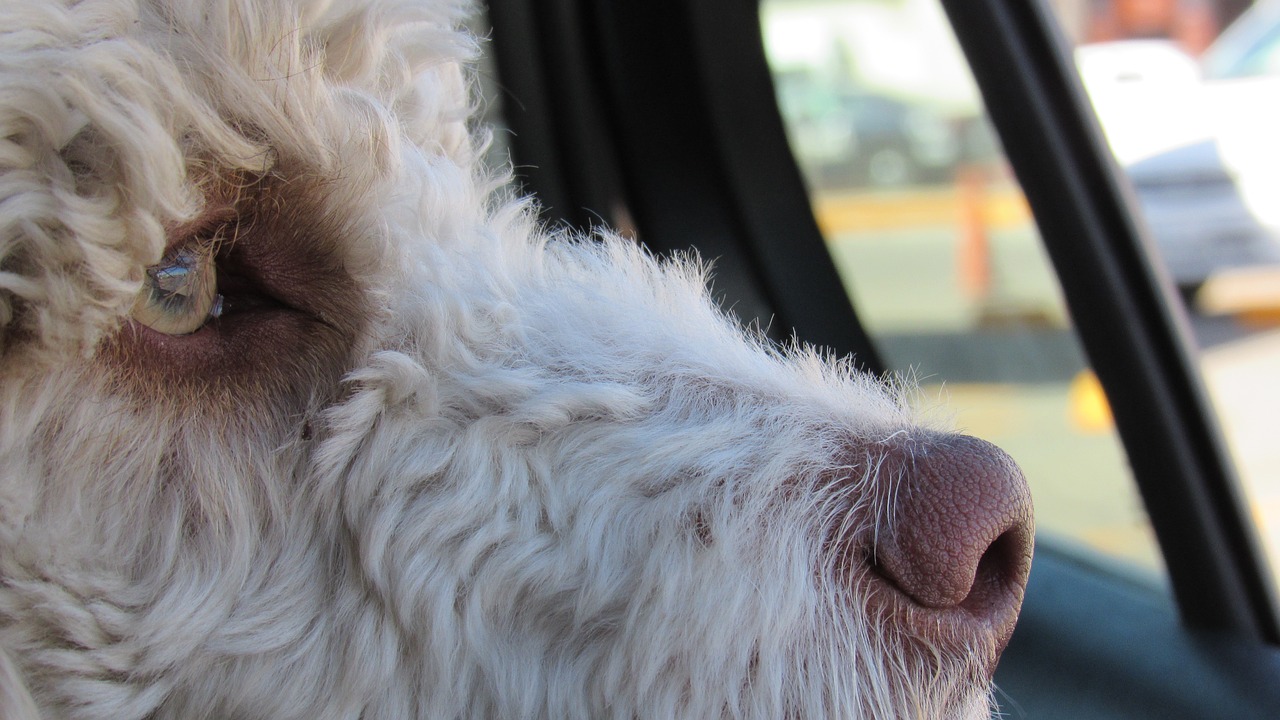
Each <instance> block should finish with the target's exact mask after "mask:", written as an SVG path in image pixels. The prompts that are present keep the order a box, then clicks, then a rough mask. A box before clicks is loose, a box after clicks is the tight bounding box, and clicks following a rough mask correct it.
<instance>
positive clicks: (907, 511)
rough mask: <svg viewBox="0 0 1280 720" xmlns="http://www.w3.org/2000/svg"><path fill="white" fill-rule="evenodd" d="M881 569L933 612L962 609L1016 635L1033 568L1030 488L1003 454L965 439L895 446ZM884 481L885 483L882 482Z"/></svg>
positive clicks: (877, 563) (933, 437) (890, 453)
mask: <svg viewBox="0 0 1280 720" xmlns="http://www.w3.org/2000/svg"><path fill="white" fill-rule="evenodd" d="M894 480H896V481H897V482H896V485H890V486H889V487H891V488H892V495H891V496H890V497H889V498H888V500H889V508H890V511H889V512H888V513H887V514H886V517H885V520H884V522H883V524H882V525H881V526H880V527H879V529H878V533H877V535H878V538H877V541H876V545H875V548H874V550H873V557H872V563H873V567H874V568H875V570H876V571H877V572H878V573H879V574H880V575H881V576H883V577H884V578H885V579H887V580H888V581H889V582H890V584H892V585H894V586H895V587H897V588H898V589H899V590H900V591H901V592H902V593H903V594H905V595H906V596H907V597H908V598H910V599H911V601H912V602H913V603H915V604H917V605H920V606H923V607H925V608H933V609H938V610H945V609H950V608H962V609H964V610H965V611H967V613H965V614H966V615H969V616H971V617H973V618H975V619H977V620H979V621H981V622H983V623H984V624H987V625H988V626H989V627H991V629H993V630H995V631H996V633H997V635H999V636H1005V637H1007V634H1008V632H1011V631H1012V628H1013V623H1014V621H1015V620H1016V619H1017V614H1018V609H1019V607H1020V606H1021V603H1022V594H1023V589H1024V587H1025V586H1026V582H1027V574H1028V572H1029V571H1030V569H1031V552H1032V541H1033V534H1034V526H1033V520H1032V511H1031V493H1030V491H1029V490H1028V488H1027V483H1026V480H1025V479H1024V478H1023V475H1022V471H1021V470H1019V469H1018V466H1017V465H1016V464H1015V463H1014V462H1013V459H1012V458H1010V457H1009V456H1008V455H1007V454H1005V452H1004V451H1003V450H1001V449H1000V448H998V447H996V446H995V445H992V444H991V443H988V442H985V441H983V440H979V439H977V438H972V437H967V436H963V435H941V434H930V435H924V436H915V437H910V438H906V439H903V440H901V441H895V442H891V443H890V444H889V445H888V449H887V453H886V455H885V457H884V460H883V462H882V464H881V467H880V481H881V483H884V482H891V483H892V482H893V481H894ZM882 487H884V486H883V485H882Z"/></svg>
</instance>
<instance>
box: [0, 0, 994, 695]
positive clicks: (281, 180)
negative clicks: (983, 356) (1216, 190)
mask: <svg viewBox="0 0 1280 720" xmlns="http://www.w3.org/2000/svg"><path fill="white" fill-rule="evenodd" d="M465 11H466V8H465V7H463V4H462V3H450V2H440V1H437V0H432V1H430V2H401V1H398V0H387V1H386V2H368V3H358V4H357V3H354V2H340V1H339V0H333V1H331V2H325V1H324V0H316V1H311V0H263V1H262V2H251V1H250V0H163V2H162V1H161V0H6V1H5V2H3V3H0V580H2V582H0V715H2V716H3V717H4V718H7V719H9V720H19V719H22V720H30V719H34V718H36V717H46V718H103V719H106V718H111V719H120V718H206V717H209V718H213V717H217V718H233V717H234V718H308V719H310V720H315V719H318V718H357V717H358V718H409V717H430V718H598V717H618V718H634V717H652V718H675V717H684V718H712V717H755V718H782V717H806V718H819V717H840V718H890V717H921V718H924V717H931V718H932V717H982V716H985V715H986V713H987V711H988V700H987V684H988V677H989V675H988V673H989V665H990V663H991V662H993V661H994V653H995V652H996V650H995V648H993V647H985V648H972V647H961V646H959V645H951V646H948V645H947V644H945V643H943V644H932V645H929V644H923V643H921V642H919V641H918V640H917V639H913V638H912V637H911V634H910V633H909V632H907V631H905V630H902V629H901V628H898V627H897V626H895V625H894V624H893V623H891V622H888V621H887V620H886V618H885V617H884V614H885V613H884V612H883V611H876V610H874V609H873V608H875V607H883V606H878V605H876V604H875V603H874V602H870V600H871V598H869V597H868V594H873V593H874V592H875V591H874V590H872V589H868V588H869V587H871V586H870V585H867V584H865V583H861V582H859V581H858V578H857V577H854V578H853V579H852V580H851V579H850V577H848V575H849V574H854V575H856V574H857V573H858V572H860V571H854V570H851V571H849V572H846V573H841V572H839V571H836V570H833V569H832V567H833V560H832V558H831V550H830V548H829V547H828V543H827V539H828V538H830V537H831V533H832V532H834V531H835V530H833V528H834V527H835V526H842V527H840V528H837V529H838V531H839V532H840V533H843V534H845V535H850V536H858V537H862V536H867V535H869V534H870V533H872V532H873V528H875V527H876V526H877V522H878V520H879V519H880V518H881V516H882V515H883V510H884V509H885V508H886V507H888V506H889V503H888V498H889V497H890V496H891V494H892V483H893V480H894V478H892V477H877V474H876V472H875V461H874V459H873V455H872V454H871V453H870V452H867V453H863V454H859V453H857V452H854V453H851V452H850V447H851V443H850V438H856V439H859V442H861V443H863V445H865V446H867V447H871V446H874V445H875V443H877V442H880V441H882V440H884V439H886V438H891V437H894V436H895V435H899V434H901V433H904V432H908V431H910V430H911V429H912V428H913V427H914V424H913V419H912V418H911V417H910V415H909V413H908V412H906V411H905V410H904V406H903V403H902V402H900V400H899V399H898V398H897V397H896V395H895V393H894V392H892V391H889V390H886V389H885V388H884V387H883V386H882V385H881V384H880V383H878V382H875V381H873V380H871V379H868V378H864V377H859V376H856V375H855V374H854V373H852V372H851V371H850V370H849V369H847V368H846V367H844V366H842V365H840V364H832V363H830V362H826V361H824V360H822V359H821V358H819V357H818V356H816V355H815V354H814V353H812V352H810V351H806V350H799V349H795V350H788V351H785V352H784V351H779V350H776V349H773V348H771V347H769V346H767V345H766V344H764V343H763V342H761V341H758V340H755V339H752V338H751V337H749V336H748V335H746V334H744V333H743V332H741V331H740V330H739V329H738V328H736V327H735V325H734V324H733V323H731V322H729V321H728V320H726V318H724V317H723V316H722V315H721V313H720V312H719V311H717V310H716V309H715V307H714V306H713V304H712V303H711V302H709V300H708V299H707V294H706V291H705V289H704V288H705V284H706V283H705V280H706V279H705V277H704V273H703V270H702V269H701V268H700V267H698V266H697V264H696V263H692V262H688V261H674V262H670V263H665V264H664V263H660V262H658V261H655V260H654V259H653V258H651V257H649V256H647V255H646V254H644V253H643V252H642V251H641V250H639V249H637V248H636V247H634V246H633V245H631V244H628V243H627V242H624V241H622V240H619V239H616V238H612V237H602V238H597V239H593V240H583V239H571V238H559V237H552V236H550V235H548V233H547V232H546V231H545V230H543V229H541V228H539V227H538V226H537V225H536V223H535V221H534V219H533V212H532V211H531V209H530V207H529V205H528V204H527V203H526V202H522V201H520V200H518V199H514V198H512V197H510V196H509V195H508V194H507V193H506V192H505V191H504V190H502V189H501V188H502V183H503V179H504V178H503V177H502V176H501V175H500V174H493V173H491V172H490V171H487V170H486V169H484V167H483V165H482V163H481V162H480V161H479V159H478V158H479V155H480V152H481V150H482V149H483V148H482V146H483V134H482V133H472V132H470V128H469V127H468V122H469V121H470V118H471V117H472V112H471V111H472V108H471V107H470V100H469V95H468V90H467V82H466V76H465V66H466V63H467V62H469V61H470V60H471V59H473V57H474V53H475V51H476V47H475V43H474V41H473V40H472V39H471V38H470V37H469V36H468V35H467V34H466V33H464V32H462V31H460V30H459V29H458V28H459V26H460V23H461V20H462V19H463V16H464V13H465ZM477 138H479V139H477ZM184 243H186V244H194V245H196V246H199V247H202V248H204V247H207V248H211V249H210V252H214V253H216V255H217V257H218V258H219V261H218V262H219V272H220V273H224V276H223V277H220V278H219V288H220V290H219V291H220V292H223V293H224V295H225V296H226V299H227V310H226V312H225V313H224V314H223V315H222V316H221V317H218V318H214V319H211V320H210V321H209V324H208V325H207V326H206V327H205V328H203V329H201V330H200V331H199V332H196V333H194V334H191V335H181V336H169V335H164V334H162V333H158V332H155V331H153V330H151V329H148V328H146V327H144V326H142V325H141V324H140V323H139V322H137V321H135V320H130V316H131V313H133V312H134V309H135V302H136V298H138V296H139V292H140V290H141V288H142V287H143V282H144V280H145V279H146V277H147V275H146V272H147V268H149V267H152V266H155V265H156V264H157V263H159V262H160V261H161V257H162V255H164V254H165V252H166V250H167V249H169V250H171V249H173V248H175V247H180V246H183V244H184ZM224 287H225V288H226V289H225V290H223V289H222V288H224ZM246 288H247V290H246ZM260 295H267V296H269V297H270V298H271V300H270V302H268V303H267V304H266V306H265V308H264V307H260V306H259V305H255V304H254V303H255V302H258V303H261V302H262V301H261V300H260V299H257V300H250V301H246V300H244V299H243V297H241V296H248V297H250V298H259V296H260ZM855 447H862V445H855ZM869 458H872V459H869ZM833 477H840V478H843V481H842V482H832V481H831V479H832V478H833ZM851 518H853V520H851ZM836 565H840V563H836Z"/></svg>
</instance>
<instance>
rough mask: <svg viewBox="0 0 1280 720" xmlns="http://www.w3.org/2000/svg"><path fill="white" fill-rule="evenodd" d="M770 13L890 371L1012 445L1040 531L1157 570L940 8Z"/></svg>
mask: <svg viewBox="0 0 1280 720" xmlns="http://www.w3.org/2000/svg"><path fill="white" fill-rule="evenodd" d="M761 19H762V23H763V27H762V31H763V36H764V41H765V49H766V52H767V54H768V57H769V62H770V65H771V67H772V71H773V73H774V79H775V86H776V91H777V100H778V105H779V109H780V111H781V113H782V115H783V119H784V121H785V122H786V124H787V127H788V136H789V141H790V143H791V146H792V151H793V153H794V155H795V157H796V159H797V162H798V163H799V165H800V167H801V170H802V172H803V173H804V175H805V178H806V181H807V185H808V188H809V191H810V199H811V203H812V207H813V212H814V214H815V217H816V218H817V220H818V223H819V225H820V226H821V228H822V230H823V233H824V236H825V238H826V242H827V248H828V250H829V251H830V253H831V256H832V259H833V261H834V262H835V264H836V265H837V267H838V269H839V271H840V273H841V277H842V279H843V281H844V284H845V286H846V289H847V291H848V292H849V294H850V296H851V298H852V299H853V302H854V305H855V306H856V307H857V308H858V311H859V314H860V316H861V318H862V320H863V322H864V324H865V326H866V328H867V330H868V331H869V333H870V334H871V336H872V337H873V339H874V340H875V342H876V345H877V347H878V348H879V350H880V352H881V354H882V356H883V358H884V360H885V362H886V364H887V365H888V366H889V367H890V368H891V369H892V370H893V371H895V372H896V373H898V374H899V375H902V376H904V377H908V378H910V379H911V380H912V381H913V382H915V383H917V384H918V386H919V390H918V392H917V398H918V404H919V406H920V409H921V412H923V413H925V414H926V415H927V414H929V413H942V412H946V413H947V415H946V416H943V417H939V418H938V420H939V422H944V423H950V424H953V425H955V426H956V427H958V428H959V429H962V430H964V431H966V432H969V433H972V434H974V435H977V436H980V437H983V438H986V439H989V440H991V441H993V442H995V443H996V444H998V445H1000V446H1002V447H1004V448H1005V449H1006V450H1008V451H1009V452H1010V454H1011V455H1013V457H1014V458H1015V459H1016V460H1017V461H1018V463H1019V464H1020V465H1021V466H1022V468H1023V469H1024V471H1025V472H1026V474H1027V477H1028V480H1029V482H1030V484H1031V487H1032V492H1033V495H1034V498H1035V503H1036V516H1037V529H1038V531H1040V532H1041V533H1042V534H1048V535H1056V536H1059V537H1065V538H1071V539H1073V540H1074V541H1076V542H1079V543H1082V544H1084V545H1087V546H1089V547H1091V548H1094V549H1096V550H1097V551H1099V552H1102V553H1106V554H1107V555H1111V556H1114V557H1117V558H1122V559H1125V560H1128V561H1131V562H1133V563H1135V564H1137V565H1140V566H1144V567H1146V568H1151V569H1157V568H1159V567H1160V565H1161V561H1160V556H1159V553H1158V551H1157V549H1156V546H1155V542H1154V539H1153V534H1152V531H1151V527H1150V524H1149V522H1148V520H1147V518H1146V515H1145V513H1144V510H1143V507H1142V504H1141V501H1140V499H1139V498H1138V495H1137V492H1136V489H1135V486H1134V483H1133V480H1132V477H1131V474H1130V472H1129V469H1128V464H1127V460H1126V456H1125V454H1124V450H1123V448H1122V446H1121V444H1120V442H1119V440H1118V438H1117V435H1116V433H1115V430H1114V428H1113V426H1112V422H1111V418H1110V414H1109V410H1108V406H1107V401H1106V398H1105V395H1104V394H1103V392H1102V390H1101V388H1100V386H1099V384H1098V382H1097V380H1096V378H1095V377H1094V375H1093V373H1092V372H1091V370H1090V368H1089V365H1088V362H1087V361H1086V359H1085V357H1084V353H1083V352H1082V351H1081V348H1080V344H1079V341H1078V340H1077V338H1076V335H1075V332H1074V330H1073V328H1072V321H1071V318H1070V316H1069V314H1068V313H1067V311H1066V309H1065V306H1064V303H1063V300H1062V297H1061V292H1060V289H1059V286H1058V283H1057V280H1056V277H1055V275H1054V273H1053V271H1052V269H1051V268H1050V265H1049V262H1048V260H1047V258H1046V255H1045V253H1044V250H1043V247H1042V245H1041V242H1040V238H1039V235H1038V234H1037V232H1036V227H1035V224H1034V222H1033V221H1032V219H1031V216H1030V213H1029V211H1028V209H1027V205H1026V202H1025V200H1024V198H1023V196H1022V194H1021V192H1020V190H1019V188H1018V184H1017V182H1016V181H1015V180H1014V178H1013V177H1012V175H1011V172H1010V171H1009V169H1008V167H1007V164H1006V162H1005V160H1004V157H1003V155H1002V153H1001V150H1000V146H999V142H998V140H997V139H996V137H995V135H994V133H993V132H992V130H991V128H990V126H989V125H988V122H987V120H986V118H985V115H984V111H983V108H982V103H981V100H980V98H979V96H978V92H977V90H976V88H975V85H974V83H973V80H972V78H971V77H970V75H969V72H968V69H967V66H966V64H965V61H964V59H963V55H962V54H961V52H960V50H959V48H958V46H957V44H956V42H955V39H954V38H953V36H952V34H951V30H950V27H949V25H948V23H947V21H946V19H945V17H944V15H943V12H942V10H941V8H940V6H939V5H938V3H937V2H936V0H901V1H898V2H883V1H879V0H844V1H843V2H823V3H812V2H799V1H797V0H766V2H764V3H762V4H761ZM943 407H946V408H947V410H945V411H944V410H942V409H941V408H943Z"/></svg>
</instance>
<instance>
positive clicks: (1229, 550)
mask: <svg viewBox="0 0 1280 720" xmlns="http://www.w3.org/2000/svg"><path fill="white" fill-rule="evenodd" d="M904 18H906V19H912V20H913V21H915V22H917V26H918V27H920V28H924V29H923V30H921V31H920V33H921V34H920V35H919V36H918V39H917V40H906V39H896V38H898V36H897V35H895V33H898V32H900V31H901V25H902V22H903V19H904ZM480 22H483V23H488V26H487V27H482V28H480V30H481V32H482V33H483V34H484V35H485V36H487V38H488V43H487V47H486V53H487V54H488V55H489V56H490V58H489V59H490V61H491V62H492V64H491V65H488V66H486V67H484V68H482V71H481V73H482V82H483V84H484V85H485V87H486V98H485V99H484V102H485V103H486V108H487V109H488V110H489V113H490V119H491V120H492V121H493V122H494V123H495V124H497V126H498V127H499V130H498V131H497V133H496V134H495V142H494V152H495V156H496V157H497V158H498V160H497V161H498V162H502V161H505V159H506V158H507V157H508V156H509V158H510V161H511V162H512V163H513V165H514V168H515V173H516V176H517V180H518V181H519V182H520V183H521V184H522V185H523V187H524V188H525V189H526V190H527V191H529V192H531V193H533V194H535V195H536V196H537V197H538V198H539V202H540V203H541V206H542V209H543V213H544V219H545V220H546V222H548V223H551V224H553V225H562V226H566V227H571V228H575V229H580V230H583V231H592V230H593V229H595V228H599V227H609V228H613V229H615V230H616V231H618V232H621V233H623V234H625V235H629V236H632V237H634V238H635V239H636V241H637V242H642V243H644V244H645V245H646V246H647V247H649V248H650V249H651V250H652V251H653V252H655V253H657V254H670V253H683V252H690V251H692V252H696V253H697V254H698V255H700V256H701V257H702V258H704V259H706V260H708V261H711V262H712V263H713V267H714V286H713V291H714V293H715V295H716V296H717V298H719V299H721V300H722V302H723V305H724V306H725V307H726V308H729V309H730V310H731V311H732V312H734V313H736V314H737V315H738V316H739V317H740V318H741V319H742V321H743V322H744V323H746V324H754V325H758V326H759V327H760V328H761V329H762V330H763V331H764V332H766V333H767V334H768V336H769V337H771V338H772V339H774V340H776V341H778V342H780V343H785V342H789V341H791V340H792V339H793V338H794V339H797V340H799V341H802V342H806V343H812V344H814V345H818V346H823V347H826V348H829V349H830V350H831V351H832V352H833V353H835V354H838V355H846V354H852V356H853V357H854V359H855V361H856V363H857V364H858V365H859V366H860V367H861V368H862V369H865V370H866V371H868V372H871V373H873V374H877V375H885V376H897V377H906V378H909V379H910V381H912V382H915V383H917V384H918V385H919V387H920V391H919V394H920V396H921V404H922V408H923V410H922V411H923V412H926V413H928V412H936V413H940V415H939V417H941V418H942V419H943V420H944V421H947V420H954V421H955V424H957V425H959V426H960V427H961V428H962V429H965V430H968V431H970V432H973V433H974V434H977V435H980V436H984V437H986V438H987V439H991V440H993V441H994V442H996V443H997V444H1000V445H1002V446H1004V447H1006V449H1008V450H1009V451H1010V452H1011V453H1012V454H1013V455H1014V457H1015V458H1016V459H1018V460H1019V462H1020V463H1021V464H1022V465H1023V467H1024V470H1025V472H1026V474H1027V476H1028V479H1029V481H1030V482H1031V484H1032V489H1033V494H1034V495H1035V501H1036V505H1037V508H1036V509H1037V524H1038V535H1037V544H1036V553H1035V560H1034V563H1033V567H1032V573H1031V581H1030V585H1029V587H1028V591H1027V596H1026V600H1025V604H1024V606H1023V610H1022V616H1021V620H1020V622H1019V626H1018V629H1017V631H1016V633H1015V635H1014V638H1013V640H1012V642H1011V644H1010V645H1009V647H1008V650H1007V651H1006V653H1005V655H1004V658H1003V660H1002V662H1001V665H1000V667H999V670H998V671H997V674H996V684H997V687H998V692H997V694H998V698H999V700H1000V703H1001V712H1002V713H1003V715H1004V716H1005V717H1011V718H1019V717H1027V718H1146V717H1150V718H1175V717H1194V718H1199V717H1204V718H1209V717H1241V718H1244V717H1249V718H1255V717H1256V718H1263V717H1276V716H1278V715H1280V616H1278V615H1277V605H1276V592H1275V585H1274V579H1273V572H1272V569H1271V567H1270V565H1269V563H1268V560H1267V542H1266V540H1267V537H1268V535H1267V532H1266V527H1268V526H1267V525H1265V524H1260V523H1259V522H1256V521H1255V517H1256V516H1257V515H1258V513H1259V510H1258V508H1259V507H1261V506H1260V505H1259V503H1258V502H1257V501H1255V500H1254V499H1252V498H1254V496H1253V495H1251V494H1250V493H1251V492H1253V491H1251V490H1250V489H1249V487H1250V486H1248V485H1247V484H1246V483H1245V482H1244V481H1243V480H1242V478H1241V475H1240V472H1239V471H1238V469H1237V463H1238V460H1237V459H1236V458H1235V457H1234V456H1233V454H1232V451H1231V447H1230V443H1229V442H1228V438H1227V436H1226V433H1225V431H1224V420H1222V419H1221V418H1220V417H1219V415H1218V414H1217V412H1216V410H1215V407H1214V406H1213V400H1212V398H1211V396H1210V393H1209V390H1208V389H1207V386H1206V382H1205V380H1204V378H1203V377H1202V375H1201V364H1200V361H1199V359H1198V358H1199V356H1200V353H1201V348H1200V345H1201V344H1202V342H1203V339H1197V337H1196V335H1195V333H1194V332H1193V327H1192V323H1191V321H1190V320H1189V319H1188V314H1187V310H1186V308H1184V306H1183V296H1182V294H1180V293H1179V292H1178V290H1177V288H1176V287H1175V286H1174V285H1173V283H1172V282H1171V281H1170V279H1169V276H1168V275H1167V273H1166V272H1165V271H1164V270H1163V269H1162V268H1161V266H1160V264H1159V261H1158V260H1156V259H1155V258H1154V256H1153V251H1152V248H1153V240H1152V239H1151V237H1150V236H1149V231H1148V229H1147V226H1146V225H1145V221H1144V220H1143V219H1142V217H1141V216H1140V214H1139V212H1138V210H1137V201H1136V199H1135V196H1134V194H1133V191H1132V189H1131V187H1130V185H1129V183H1128V180H1127V178H1126V177H1125V175H1124V173H1123V171H1122V170H1121V168H1119V167H1118V166H1117V163H1116V162H1115V161H1114V160H1113V159H1112V156H1111V154H1110V151H1109V150H1108V148H1107V139H1106V137H1105V136H1104V134H1103V131H1102V129H1101V127H1100V125H1099V122H1098V120H1097V119H1096V117H1095V116H1094V115H1093V113H1092V112H1091V111H1090V108H1089V98H1088V96H1087V95H1086V93H1085V89H1084V87H1083V85H1082V82H1081V80H1080V78H1079V76H1078V75H1077V74H1076V70H1075V68H1074V66H1073V62H1072V55H1071V43H1070V40H1069V39H1068V38H1067V36H1066V32H1065V30H1064V26H1063V24H1062V21H1061V18H1060V17H1059V16H1058V15H1055V12H1054V8H1052V7H1050V5H1049V4H1048V2H1038V1H1035V0H940V1H939V0H923V1H921V2H917V1H916V0H876V1H872V0H826V1H819V0H764V1H763V2H760V3H757V2H751V1H745V0H651V1H650V2H643V3H636V2H607V1H603V0H546V1H544V2H538V3H534V2H532V1H531V0H490V2H489V3H488V8H487V13H486V17H485V18H484V19H483V20H481V21H480ZM902 32H905V31H902ZM860 33H861V35H860ZM856 37H864V38H865V42H864V43H863V44H862V45H861V46H859V48H860V49H857V50H851V49H850V47H851V46H850V45H849V43H852V42H853V41H852V40H850V38H856ZM905 37H906V36H905V35H904V36H903V38H905ZM913 42H914V43H918V44H916V45H913V44H911V43H913ZM961 58H963V59H961ZM917 66H918V67H917ZM966 66H967V70H966V69H965V67H966ZM838 73H844V75H839V77H840V78H845V79H840V80H836V81H833V80H831V78H832V77H836V76H837V75H836V74H838ZM953 76H954V77H953ZM849 77H856V78H860V79H862V80H863V81H865V82H861V84H858V83H853V82H849V81H847V78H849ZM868 78H870V79H871V80H872V81H866V80H867V79H868ZM922 88H923V89H922ZM930 92H932V93H933V95H932V96H931V97H934V98H935V101H934V102H933V104H932V105H926V104H924V103H920V102H914V104H913V102H912V101H908V100H904V99H903V98H908V99H910V98H912V97H923V96H925V95H928V93H930ZM868 98H878V99H876V100H869V99H868ZM872 103H875V104H874V107H877V108H880V110H877V111H876V112H874V113H873V112H871V111H869V110H868V108H872V107H873V104H872ZM885 128H889V130H886V129H885ZM855 148H856V151H855ZM855 154H856V155H857V156H858V157H859V158H860V160H859V161H858V162H857V163H851V162H846V161H847V160H848V158H850V157H852V156H854V155H855ZM842 163H843V164H842ZM849 168H852V169H849ZM931 273H932V274H931ZM1204 322H1205V323H1210V321H1209V320H1205V321H1204ZM1214 322H1217V321H1214ZM1210 324H1211V323H1210ZM943 406H946V407H945V408H944V407H943ZM1273 417H1274V416H1273ZM1046 418H1047V420H1048V422H1047V424H1044V423H1042V424H1036V423H1037V422H1040V420H1039V419H1046ZM1272 422H1274V421H1272ZM1277 479H1280V478H1276V477H1272V478H1271V480H1272V481H1273V482H1274V481H1275V480H1277Z"/></svg>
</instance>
